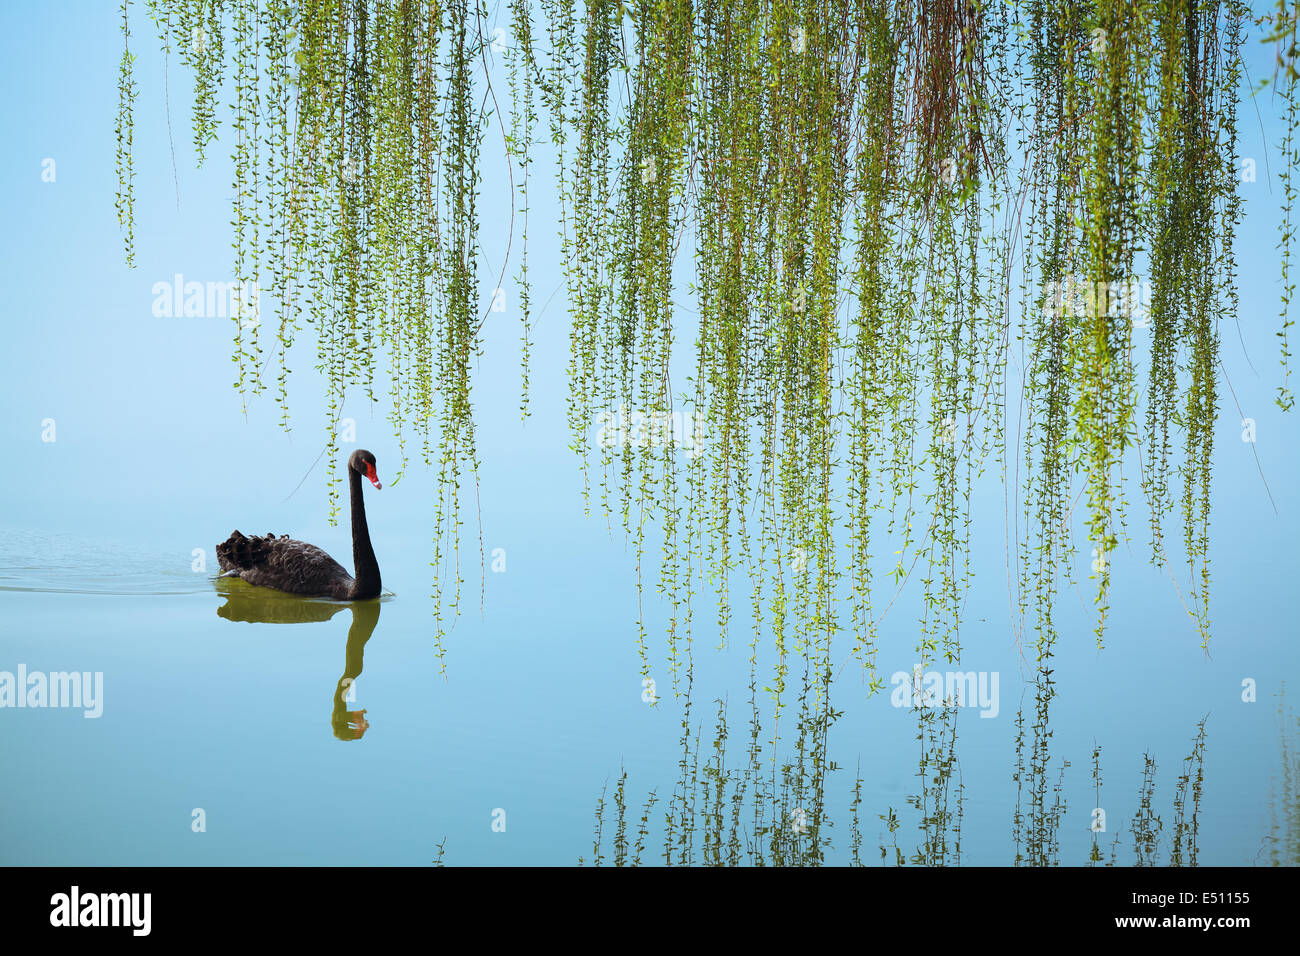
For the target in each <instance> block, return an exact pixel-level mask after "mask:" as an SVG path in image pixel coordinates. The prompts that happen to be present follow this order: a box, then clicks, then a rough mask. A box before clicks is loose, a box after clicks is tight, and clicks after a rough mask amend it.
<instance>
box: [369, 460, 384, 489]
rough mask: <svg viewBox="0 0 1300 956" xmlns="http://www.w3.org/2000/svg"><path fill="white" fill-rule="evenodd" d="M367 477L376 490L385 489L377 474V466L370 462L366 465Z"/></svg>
mask: <svg viewBox="0 0 1300 956" xmlns="http://www.w3.org/2000/svg"><path fill="white" fill-rule="evenodd" d="M366 477H367V478H369V479H370V483H371V484H372V485H374V486H375V487H376V488H383V487H384V486H383V485H381V484H380V483H379V475H378V474H377V473H376V472H375V466H374V465H373V464H371V463H370V462H367V463H366Z"/></svg>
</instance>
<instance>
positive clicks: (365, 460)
mask: <svg viewBox="0 0 1300 956" xmlns="http://www.w3.org/2000/svg"><path fill="white" fill-rule="evenodd" d="M348 467H349V468H351V469H352V470H353V471H355V472H356V473H357V474H358V475H365V476H366V477H367V478H369V479H370V482H371V484H373V485H374V486H375V487H376V488H382V487H384V486H383V485H381V484H380V483H379V474H378V472H376V471H375V456H374V455H372V454H370V452H368V451H366V450H365V449H364V448H358V449H357V450H356V451H354V452H353V453H352V457H351V458H349V459H348Z"/></svg>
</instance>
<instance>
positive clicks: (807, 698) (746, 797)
mask: <svg viewBox="0 0 1300 956" xmlns="http://www.w3.org/2000/svg"><path fill="white" fill-rule="evenodd" d="M823 665H824V662H823V661H822V659H821V658H820V656H818V655H817V654H816V652H814V654H813V656H812V657H811V658H808V659H805V660H804V670H803V675H802V682H801V683H800V684H796V686H797V687H798V688H799V691H800V694H799V699H798V706H797V708H793V707H791V708H789V710H790V711H793V715H794V716H795V725H794V728H793V729H794V733H793V735H792V737H790V738H789V739H783V738H782V736H781V734H779V733H778V732H777V729H776V727H775V723H776V722H777V721H778V719H779V718H778V716H776V715H779V714H780V713H781V712H782V708H781V707H779V706H778V707H776V708H774V715H773V716H772V717H771V718H770V719H771V720H772V721H773V726H772V727H771V728H770V730H768V732H766V733H765V732H764V727H763V716H764V715H763V714H762V713H761V712H760V707H759V703H760V700H762V699H763V697H762V695H761V694H760V693H759V692H758V685H757V682H756V681H755V679H754V674H753V670H752V666H751V673H750V685H749V700H748V710H749V714H750V719H749V724H748V734H747V737H748V740H747V746H746V747H745V748H744V749H743V751H742V753H741V754H740V755H739V759H737V755H736V754H735V753H734V751H735V749H736V748H735V746H734V745H733V742H732V737H733V727H732V725H731V722H730V719H729V713H728V706H727V702H726V701H725V700H724V699H719V700H715V702H714V706H713V707H712V708H710V713H709V716H708V717H707V718H706V719H704V720H699V719H697V718H695V717H694V713H693V711H694V707H695V705H694V704H693V702H692V691H693V689H694V677H693V673H692V669H691V667H690V666H689V664H688V666H687V667H686V671H685V674H684V676H683V680H682V683H681V687H682V688H683V692H682V694H681V696H680V698H679V699H680V701H681V706H682V719H681V737H680V757H679V759H678V773H677V776H676V780H675V781H674V783H673V786H672V789H671V792H670V793H669V794H668V796H667V797H666V799H665V798H663V797H661V791H660V790H659V789H658V788H656V789H652V790H650V791H649V792H648V795H647V796H646V797H645V799H644V801H643V802H642V803H641V804H640V806H639V807H638V806H636V805H635V804H634V803H633V802H632V799H631V798H630V795H629V791H628V786H627V782H628V773H627V771H626V769H625V768H622V767H620V768H619V775H618V778H617V782H616V783H615V784H614V786H613V792H612V793H611V792H610V786H609V785H608V784H607V785H606V787H605V788H604V789H602V791H601V793H600V796H599V799H598V800H597V803H596V815H595V827H594V840H593V843H592V847H591V855H590V857H586V858H583V857H580V858H579V863H588V862H589V863H592V864H595V865H597V866H600V865H604V864H612V865H614V866H638V865H641V864H643V863H653V862H662V863H665V864H667V865H670V866H673V865H682V866H693V865H708V866H736V865H744V864H749V865H754V866H819V865H823V864H824V863H826V862H827V859H828V857H830V855H831V854H832V852H833V847H832V841H831V834H832V832H833V823H832V821H831V818H830V814H829V813H828V809H827V805H826V803H827V801H826V792H827V778H828V775H829V774H830V773H831V772H833V771H835V770H838V769H839V767H838V766H837V765H836V763H835V762H834V761H833V760H832V759H831V758H830V756H829V753H828V749H827V738H828V731H829V729H830V728H831V726H832V725H833V724H834V723H835V722H836V721H837V720H838V719H839V718H840V716H841V714H840V713H839V712H837V711H836V710H835V709H834V708H833V707H832V706H831V703H830V694H829V691H830V672H829V669H827V668H825V667H824V666H823ZM1027 691H1028V696H1027V698H1026V700H1024V701H1022V703H1021V706H1020V709H1019V713H1018V714H1017V716H1016V720H1015V724H1014V727H1015V767H1014V772H1013V774H1012V780H1013V782H1014V783H1015V803H1014V806H1013V807H1012V808H1011V824H1012V837H1013V842H1014V856H1013V859H1012V860H1010V861H1009V862H1012V863H1014V864H1015V865H1017V866H1060V865H1063V864H1064V865H1076V864H1087V865H1107V866H1116V865H1121V861H1120V856H1121V853H1120V847H1121V843H1122V840H1123V838H1124V836H1125V834H1126V831H1127V837H1128V839H1129V841H1130V844H1131V846H1132V852H1133V859H1132V862H1131V863H1128V862H1127V861H1125V865H1135V866H1151V865H1168V866H1196V865H1197V862H1198V860H1197V858H1198V854H1199V837H1200V831H1201V801H1202V796H1203V793H1204V789H1205V768H1204V754H1205V748H1206V739H1207V734H1206V724H1207V720H1206V719H1205V718H1202V719H1201V721H1200V722H1199V723H1197V724H1196V726H1195V733H1194V734H1193V736H1192V738H1191V741H1190V753H1187V756H1185V757H1183V758H1182V762H1181V765H1180V773H1179V775H1178V776H1177V778H1176V782H1175V784H1174V786H1173V792H1172V795H1171V796H1172V800H1173V808H1172V817H1171V820H1172V822H1171V824H1170V825H1169V826H1168V827H1166V826H1165V823H1164V820H1163V819H1162V817H1161V815H1160V814H1159V813H1158V812H1157V809H1156V808H1157V805H1158V804H1159V803H1160V802H1162V801H1160V800H1159V799H1158V797H1159V794H1158V787H1157V783H1158V779H1159V778H1158V773H1157V771H1158V767H1157V764H1156V761H1155V759H1154V757H1152V756H1151V754H1149V753H1147V754H1145V755H1143V765H1142V768H1141V769H1142V773H1141V777H1140V782H1139V786H1138V792H1137V795H1136V810H1135V811H1134V812H1132V815H1131V817H1121V813H1122V812H1124V811H1122V810H1119V809H1116V811H1115V812H1114V813H1113V814H1112V815H1111V819H1112V820H1113V821H1120V820H1121V819H1122V820H1123V822H1119V823H1118V825H1117V826H1116V825H1112V826H1109V827H1108V826H1107V825H1106V813H1105V806H1104V802H1103V799H1102V756H1103V755H1102V748H1101V747H1100V746H1099V745H1097V744H1096V743H1095V742H1094V745H1093V748H1092V752H1091V781H1090V784H1091V786H1090V787H1089V789H1090V790H1091V791H1092V792H1091V794H1090V795H1089V797H1088V799H1091V800H1093V801H1095V803H1094V806H1093V807H1092V808H1084V809H1091V811H1092V813H1091V819H1092V828H1091V829H1092V833H1091V840H1090V841H1089V842H1087V843H1084V844H1083V846H1082V847H1078V841H1077V839H1076V838H1075V837H1077V832H1076V831H1074V827H1076V826H1079V827H1082V826H1087V825H1088V823H1087V822H1085V821H1086V819H1087V817H1086V815H1085V814H1084V813H1083V812H1081V811H1069V804H1068V801H1067V799H1066V784H1067V781H1069V780H1070V779H1071V775H1070V774H1069V770H1070V767H1071V762H1070V761H1069V760H1065V759H1061V758H1060V756H1059V755H1056V754H1054V753H1053V729H1052V720H1051V718H1052V703H1053V700H1054V698H1055V696H1056V686H1055V682H1054V681H1053V679H1052V674H1051V671H1050V670H1048V669H1047V668H1045V667H1044V668H1042V669H1040V670H1039V671H1038V672H1037V674H1036V675H1035V677H1034V679H1033V680H1032V681H1031V682H1030V683H1029V684H1028V685H1027ZM911 711H912V715H913V717H914V718H915V721H916V736H915V739H916V741H917V743H918V744H919V755H918V758H917V763H916V765H915V766H916V773H915V780H916V785H915V787H914V790H913V792H911V793H908V794H907V795H906V805H905V807H903V808H896V807H894V806H889V807H886V808H885V810H884V812H881V813H878V814H876V815H875V817H876V819H878V820H879V821H880V823H881V833H880V843H879V850H880V863H882V864H884V865H895V866H905V865H919V866H960V865H961V864H962V862H963V826H964V823H965V817H966V798H967V788H966V784H965V782H964V781H963V779H962V771H961V760H960V757H959V752H958V751H959V747H958V741H959V739H960V738H959V734H958V719H959V717H960V715H961V714H962V713H963V708H962V707H961V706H954V705H953V702H952V701H947V702H939V703H934V702H930V701H927V702H924V703H917V704H915V705H913V706H912V707H911ZM787 713H788V711H787ZM784 719H785V720H789V719H790V718H789V716H787V717H785V718H784ZM709 728H711V732H710V731H709ZM1288 743H1289V742H1288V741H1284V747H1285V746H1287V744H1288ZM1290 746H1291V748H1292V749H1291V750H1290V751H1287V752H1286V754H1287V759H1290V756H1289V755H1290V754H1293V753H1294V744H1293V743H1291V744H1290ZM778 753H780V754H782V755H783V756H782V757H778V756H777V754H778ZM1292 762H1293V761H1292ZM1134 769H1136V768H1134ZM1284 778H1285V781H1286V782H1285V784H1284V788H1285V787H1289V788H1290V791H1289V792H1291V793H1293V792H1294V784H1293V783H1292V782H1291V781H1293V780H1294V779H1295V778H1294V777H1293V776H1292V777H1287V776H1286V775H1285V774H1284ZM1073 782H1074V784H1075V785H1077V786H1079V787H1080V788H1082V787H1085V786H1087V783H1086V782H1085V780H1083V779H1078V780H1075V781H1073ZM848 783H849V781H845V785H847V784H848ZM863 783H864V780H863V775H862V772H861V763H860V762H859V770H858V772H857V773H856V779H855V780H854V781H852V788H851V791H849V796H850V799H849V800H848V801H847V810H848V817H849V839H848V840H847V841H846V842H847V847H846V853H845V856H846V857H847V862H848V863H850V864H851V865H855V866H857V865H862V863H863V862H864V861H863V854H862V847H863V843H864V839H863V827H862V823H863V820H864V819H871V817H872V814H871V811H870V810H866V809H864V807H863V803H864V787H863ZM1085 792H1086V791H1085ZM1130 793H1131V791H1130ZM1166 793H1167V794H1168V791H1166ZM1165 799H1169V796H1166V797H1165ZM1130 806H1132V804H1130ZM656 827H661V828H662V829H661V830H660V832H661V834H662V851H661V853H659V854H655V853H654V852H653V851H652V850H650V849H648V848H649V847H651V846H652V845H653V842H654V833H655V832H656ZM1283 828H1284V827H1283ZM1067 832H1071V833H1074V834H1075V836H1074V837H1071V838H1070V839H1069V840H1067V841H1065V842H1066V844H1067V847H1068V852H1066V853H1064V854H1063V850H1062V842H1063V841H1062V837H1063V835H1065V834H1066V833H1067ZM909 834H910V835H909ZM1112 837H1113V840H1112ZM1287 839H1293V838H1291V837H1288V836H1282V837H1279V838H1278V839H1277V840H1276V841H1275V842H1276V843H1283V844H1285V841H1286V840H1287ZM1103 841H1110V843H1109V847H1107V846H1106V845H1105V844H1104V842H1103ZM1107 849H1109V859H1107V853H1106V851H1107ZM1080 851H1082V852H1080ZM1074 853H1079V856H1078V857H1077V858H1075V857H1073V856H1072V854H1074ZM656 857H657V859H656Z"/></svg>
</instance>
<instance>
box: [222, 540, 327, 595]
mask: <svg viewBox="0 0 1300 956" xmlns="http://www.w3.org/2000/svg"><path fill="white" fill-rule="evenodd" d="M217 562H218V564H220V566H221V570H222V571H223V572H235V573H237V574H238V575H239V577H241V578H243V579H244V580H245V581H247V582H248V583H249V584H255V585H257V586H259V587H264V588H275V589H277V590H279V591H288V592H289V593H291V594H305V595H310V596H313V597H332V598H338V599H339V600H348V599H349V598H350V597H351V595H352V575H350V574H348V572H347V570H346V569H345V568H344V567H343V565H341V564H339V563H338V562H337V561H335V560H334V559H333V558H331V557H330V556H329V555H328V554H326V553H325V552H324V551H322V550H321V549H320V548H318V547H316V546H315V545H314V544H308V543H307V542H305V541H296V540H294V539H293V538H290V537H289V536H288V535H287V534H282V535H280V536H278V537H277V536H276V535H274V534H270V533H267V534H265V535H253V536H252V537H246V536H245V535H243V534H241V533H240V532H238V531H234V532H231V535H230V537H229V538H227V539H226V540H225V541H223V542H222V543H221V544H219V545H217Z"/></svg>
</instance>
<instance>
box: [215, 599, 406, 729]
mask: <svg viewBox="0 0 1300 956" xmlns="http://www.w3.org/2000/svg"><path fill="white" fill-rule="evenodd" d="M216 588H217V593H218V594H219V595H221V596H222V597H224V598H225V599H226V603H225V604H222V605H221V606H220V607H218V608H217V615H218V616H219V617H224V618H225V619H226V620H228V621H246V622H249V623H256V624H311V623H320V622H322V621H328V620H329V619H330V618H332V617H333V616H334V615H335V614H337V613H338V612H339V611H342V610H343V609H344V608H351V610H352V625H351V627H349V628H348V643H347V649H346V651H345V652H344V664H343V676H342V677H340V678H339V681H338V684H337V685H336V686H335V688H334V706H333V709H332V711H331V713H330V724H331V726H332V727H333V729H334V736H335V737H337V738H338V739H339V740H360V739H361V738H362V736H363V735H364V734H365V732H366V731H367V730H368V729H370V722H369V721H368V720H367V719H366V711H365V709H364V708H363V709H361V710H348V709H347V705H348V703H349V701H348V700H347V697H348V691H349V690H350V689H351V688H352V686H353V684H354V683H355V681H356V679H357V678H358V677H359V676H361V667H362V658H363V655H364V653H365V648H366V642H367V641H368V640H370V635H371V634H373V633H374V631H375V626H376V625H377V624H378V623H379V605H380V603H381V601H382V599H380V598H375V599H372V600H369V601H352V602H350V603H347V604H342V603H339V602H337V601H322V600H316V599H313V598H302V597H298V596H297V595H293V594H286V593H284V592H281V591H273V590H270V589H268V588H259V587H254V586H252V585H250V584H248V583H247V582H245V581H241V580H240V579H238V578H218V579H217V581H216Z"/></svg>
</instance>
